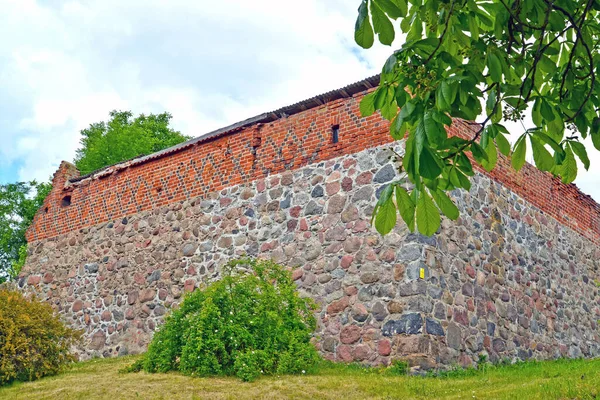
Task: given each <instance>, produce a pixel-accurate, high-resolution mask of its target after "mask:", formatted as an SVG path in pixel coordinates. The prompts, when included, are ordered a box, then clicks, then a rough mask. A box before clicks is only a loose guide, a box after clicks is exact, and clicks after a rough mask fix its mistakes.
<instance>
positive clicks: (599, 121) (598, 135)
mask: <svg viewBox="0 0 600 400" xmlns="http://www.w3.org/2000/svg"><path fill="white" fill-rule="evenodd" d="M590 135H591V136H592V143H593V144H594V147H595V148H596V150H600V117H595V118H594V120H593V121H592V126H591V127H590Z"/></svg>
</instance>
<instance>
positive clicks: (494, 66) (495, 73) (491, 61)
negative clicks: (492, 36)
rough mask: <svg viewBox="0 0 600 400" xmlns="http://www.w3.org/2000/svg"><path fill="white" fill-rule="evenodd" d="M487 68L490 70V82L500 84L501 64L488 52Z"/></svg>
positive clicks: (496, 57)
mask: <svg viewBox="0 0 600 400" xmlns="http://www.w3.org/2000/svg"><path fill="white" fill-rule="evenodd" d="M487 66H488V68H489V70H490V75H491V77H492V81H494V82H501V81H502V63H501V62H500V59H499V58H498V56H496V54H494V53H492V52H488V54H487Z"/></svg>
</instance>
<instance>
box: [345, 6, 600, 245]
mask: <svg viewBox="0 0 600 400" xmlns="http://www.w3.org/2000/svg"><path fill="white" fill-rule="evenodd" d="M395 21H399V24H396V23H395ZM397 31H398V32H400V33H401V34H402V35H405V40H404V43H403V45H402V47H401V48H400V49H399V50H397V51H395V52H394V53H393V54H392V55H391V56H390V57H389V58H388V60H387V61H386V63H385V65H384V66H383V69H382V73H381V82H380V86H379V87H378V89H377V90H376V91H374V92H373V93H371V94H369V95H368V96H366V97H365V98H364V99H363V101H362V102H361V113H362V114H363V115H370V114H372V113H374V112H375V111H376V110H379V111H380V112H381V114H382V116H383V117H384V118H386V119H388V120H390V121H391V127H390V130H391V132H390V133H391V135H392V137H393V138H394V139H397V140H399V139H402V138H404V137H405V134H406V132H408V134H407V135H406V151H405V154H404V155H403V156H400V155H397V157H395V161H396V163H397V166H398V170H399V171H400V172H401V174H402V175H401V176H403V178H402V181H401V182H395V183H394V184H392V185H389V186H388V187H387V188H386V189H385V190H384V191H383V192H382V195H381V196H380V199H379V202H378V204H377V207H376V210H375V212H374V220H375V226H376V228H377V230H378V231H379V232H380V233H382V234H386V233H388V232H389V231H390V230H391V229H392V228H393V227H394V225H395V223H396V215H397V212H399V214H400V215H401V217H402V219H403V220H404V221H405V222H406V223H407V224H408V226H409V228H410V229H411V230H414V229H415V226H416V228H417V229H418V230H419V232H421V233H422V234H425V235H432V234H433V233H435V232H436V231H437V229H438V228H439V226H440V211H441V212H442V213H443V214H445V215H446V216H447V217H449V218H451V219H455V218H458V215H459V211H458V209H457V207H456V206H455V205H454V203H453V202H452V200H451V199H450V198H449V197H448V196H447V194H446V193H447V192H448V191H450V190H453V189H456V188H463V189H467V190H468V189H469V188H470V186H471V183H470V179H469V177H470V176H473V174H474V172H473V166H472V161H471V160H474V161H475V162H477V163H478V164H480V165H481V166H483V168H485V169H486V170H492V169H493V168H494V167H495V165H496V163H497V160H498V152H500V153H502V154H504V155H506V156H510V157H512V160H511V162H512V165H513V167H514V168H515V169H516V170H519V169H520V168H521V167H522V166H523V164H524V163H525V155H526V153H527V151H528V149H530V151H531V152H532V153H533V160H534V162H535V165H536V166H537V167H538V168H539V169H540V170H542V171H548V172H551V173H552V174H554V175H556V176H560V177H561V179H562V181H563V182H565V183H569V182H572V181H573V180H575V177H576V176H577V161H576V158H578V159H579V160H580V161H581V163H582V164H583V166H584V167H585V168H586V169H587V168H588V167H589V163H590V161H589V158H588V156H587V152H586V148H585V147H584V145H583V143H582V139H585V138H587V137H588V136H591V140H592V142H593V145H594V146H595V147H596V149H598V150H600V116H599V113H598V110H599V107H600V89H599V85H598V83H597V75H598V74H599V73H600V55H599V53H598V50H599V49H600V0H485V1H476V0H409V1H407V0H362V1H361V3H360V6H359V9H358V19H357V21H356V26H355V39H356V42H357V43H358V44H359V45H360V46H362V47H364V48H369V47H371V46H372V45H373V43H374V40H375V35H377V37H378V39H379V41H380V42H381V43H383V44H386V45H390V44H391V43H392V42H393V40H394V38H395V35H396V33H397ZM399 107H400V109H401V110H400V111H398V108H399ZM478 117H481V118H482V120H481V122H480V123H474V122H472V123H471V124H472V135H471V137H470V138H467V139H463V138H458V137H448V135H447V132H446V128H447V127H449V126H450V125H451V124H452V120H453V118H461V119H464V120H467V121H475V120H476V119H477V118H478ZM525 117H530V118H531V120H532V121H533V126H532V127H531V128H528V129H527V128H525V125H524V124H523V120H524V118H525ZM503 121H518V122H521V124H522V126H523V129H522V131H521V132H520V134H519V136H518V138H517V139H516V141H514V145H512V146H511V144H510V142H511V141H509V140H508V137H509V132H508V130H507V129H506V128H505V127H504V126H503V125H502V124H501V122H503ZM469 156H470V157H471V158H469ZM407 181H408V182H407ZM402 183H404V184H405V185H404V186H406V187H408V188H409V189H408V190H407V189H405V188H404V187H403V186H402Z"/></svg>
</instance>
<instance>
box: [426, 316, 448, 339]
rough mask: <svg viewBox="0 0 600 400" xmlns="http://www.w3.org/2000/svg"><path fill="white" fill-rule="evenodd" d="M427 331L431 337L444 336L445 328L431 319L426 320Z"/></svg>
mask: <svg viewBox="0 0 600 400" xmlns="http://www.w3.org/2000/svg"><path fill="white" fill-rule="evenodd" d="M425 330H426V331H427V333H429V334H430V335H436V336H444V328H442V325H441V324H440V323H439V322H437V321H436V320H434V319H431V318H426V319H425Z"/></svg>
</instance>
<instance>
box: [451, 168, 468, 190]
mask: <svg viewBox="0 0 600 400" xmlns="http://www.w3.org/2000/svg"><path fill="white" fill-rule="evenodd" d="M448 178H449V180H450V183H451V184H452V185H454V187H457V188H463V189H466V190H470V189H471V181H470V180H469V178H467V177H466V176H465V175H464V174H463V173H462V172H461V171H459V170H458V168H450V172H449V173H448Z"/></svg>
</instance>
